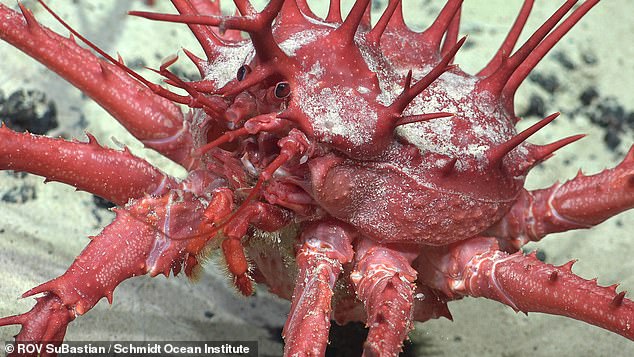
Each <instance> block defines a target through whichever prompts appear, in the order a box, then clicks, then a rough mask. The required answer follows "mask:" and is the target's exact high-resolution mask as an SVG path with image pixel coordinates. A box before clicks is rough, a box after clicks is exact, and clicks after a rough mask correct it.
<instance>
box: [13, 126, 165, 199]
mask: <svg viewBox="0 0 634 357" xmlns="http://www.w3.org/2000/svg"><path fill="white" fill-rule="evenodd" d="M0 125H1V124H0ZM88 140H89V141H88V142H87V143H81V142H71V141H65V140H63V139H52V138H49V137H46V136H39V135H32V134H28V133H27V134H22V133H16V132H14V131H12V130H9V129H8V128H7V127H5V126H0V170H17V171H26V172H30V173H33V174H36V175H40V176H44V177H46V180H47V181H59V182H63V183H66V184H69V185H71V186H74V187H76V188H77V189H80V190H83V191H88V192H91V193H93V194H95V195H98V196H101V197H103V198H105V199H107V200H109V201H111V202H114V203H115V204H117V205H123V204H125V203H126V202H127V201H128V200H129V199H130V198H138V197H141V196H143V195H144V194H146V193H147V194H162V193H163V191H164V189H165V188H167V186H168V185H169V184H170V183H173V179H171V178H169V177H168V176H166V175H165V174H163V173H162V172H160V171H159V170H158V169H156V168H154V166H152V165H150V164H149V163H147V162H146V161H145V160H143V159H140V158H138V157H135V156H133V155H132V154H131V153H130V152H129V151H128V150H124V151H117V150H112V149H106V148H103V147H101V146H100V145H99V144H98V143H97V141H96V140H95V138H94V137H92V136H91V135H88Z"/></svg>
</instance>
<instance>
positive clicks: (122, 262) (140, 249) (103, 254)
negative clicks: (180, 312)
mask: <svg viewBox="0 0 634 357" xmlns="http://www.w3.org/2000/svg"><path fill="white" fill-rule="evenodd" d="M208 208H209V207H208ZM203 209H204V207H202V204H201V203H200V202H199V200H198V199H197V198H196V197H195V196H193V195H191V194H189V193H187V192H183V193H180V194H179V193H170V194H167V195H164V196H162V197H158V198H153V197H145V198H143V199H139V200H135V201H133V202H131V203H130V204H128V206H127V208H126V209H125V210H121V209H116V210H115V212H116V213H117V216H116V217H115V219H114V221H113V222H112V223H111V224H110V225H108V226H107V227H106V228H104V230H103V231H102V232H101V233H100V234H99V235H98V236H95V237H93V238H92V240H91V241H90V243H89V244H88V246H87V247H86V248H85V249H84V250H83V251H82V252H81V254H80V255H79V256H78V257H77V258H76V259H75V261H74V262H73V263H72V264H71V266H70V267H69V269H68V270H67V271H66V272H65V273H64V274H63V275H62V276H60V277H58V278H56V279H53V280H51V281H49V282H46V283H44V284H42V285H40V286H37V287H35V288H33V289H31V290H29V291H27V292H26V293H24V294H23V295H22V297H28V296H32V295H36V294H44V296H43V297H41V298H38V299H37V304H36V305H35V307H34V308H33V309H31V311H29V312H27V313H24V314H21V315H15V316H9V317H5V318H2V319H0V326H5V325H13V324H20V325H22V329H21V330H20V332H19V334H18V335H17V337H16V340H17V341H36V342H44V341H54V342H61V341H62V339H63V337H64V334H65V331H66V327H67V325H68V323H69V322H70V321H72V320H74V319H75V317H76V316H77V315H83V314H84V313H86V312H87V311H88V310H90V309H91V308H92V307H93V306H95V304H97V302H98V301H99V300H101V298H103V297H106V298H107V299H108V301H109V302H110V303H112V296H113V292H114V289H115V288H116V287H117V286H118V285H119V284H120V283H121V282H122V281H123V280H126V279H128V278H131V277H134V276H139V275H144V274H146V273H150V275H152V276H155V275H158V274H160V273H166V275H167V274H169V272H170V270H173V271H174V274H176V273H178V271H180V268H181V266H182V265H183V264H184V265H185V268H186V272H188V271H190V272H191V267H190V266H188V264H196V263H197V262H196V261H195V258H194V260H191V259H189V258H190V257H194V256H195V255H196V254H198V253H199V252H198V251H191V250H190V249H188V248H187V247H188V245H189V244H190V240H192V239H195V237H197V236H200V235H197V232H195V231H193V230H192V227H197V226H200V223H201V222H202V220H203V218H202V212H203ZM218 209H222V207H218ZM113 262H115V263H116V264H113Z"/></svg>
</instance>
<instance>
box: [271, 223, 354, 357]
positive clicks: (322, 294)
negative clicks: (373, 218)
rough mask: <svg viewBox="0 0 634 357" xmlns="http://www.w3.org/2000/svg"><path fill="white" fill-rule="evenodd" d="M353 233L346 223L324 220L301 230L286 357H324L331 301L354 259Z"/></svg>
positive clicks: (287, 325) (288, 320) (284, 332)
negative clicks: (344, 273) (348, 265)
mask: <svg viewBox="0 0 634 357" xmlns="http://www.w3.org/2000/svg"><path fill="white" fill-rule="evenodd" d="M353 238H354V233H353V232H352V230H351V229H350V228H348V227H347V226H345V225H344V224H343V223H340V222H336V221H322V222H316V223H312V224H310V225H308V226H307V227H305V228H304V229H303V230H302V235H301V237H300V239H301V248H299V251H298V252H297V254H296V258H297V266H298V268H299V272H298V274H297V279H296V283H295V291H294V292H293V299H292V301H293V302H292V305H291V312H290V314H289V315H288V319H287V320H286V324H285V325H284V331H283V336H284V340H285V342H286V344H285V346H284V355H285V356H323V355H324V353H325V351H326V344H327V343H328V330H329V329H330V313H331V311H332V307H331V298H332V295H333V288H334V285H335V282H336V280H337V277H338V276H339V274H340V273H341V270H342V265H343V264H344V263H347V262H350V261H351V260H352V258H353V254H354V252H353V250H352V245H351V243H352V240H353Z"/></svg>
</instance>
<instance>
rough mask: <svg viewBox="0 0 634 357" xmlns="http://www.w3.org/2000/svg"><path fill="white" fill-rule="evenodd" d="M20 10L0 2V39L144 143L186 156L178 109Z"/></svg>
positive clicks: (180, 159) (186, 136)
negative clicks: (91, 102) (110, 116)
mask: <svg viewBox="0 0 634 357" xmlns="http://www.w3.org/2000/svg"><path fill="white" fill-rule="evenodd" d="M20 9H21V10H22V14H19V13H17V12H15V11H13V10H11V9H9V8H8V7H7V6H5V5H2V4H0V18H2V21H0V39H2V40H4V41H7V42H8V43H10V44H12V45H13V46H15V47H16V48H18V49H20V50H22V51H23V52H25V53H26V54H28V55H29V56H31V57H33V58H34V59H36V60H38V61H39V62H41V63H42V64H44V65H45V66H47V67H48V68H49V69H51V70H53V71H54V72H56V73H57V74H59V75H60V76H61V77H63V78H64V79H66V80H67V81H69V82H70V83H71V84H73V85H74V86H75V87H77V88H79V89H80V90H81V91H82V92H83V93H85V94H86V95H88V96H89V97H91V98H92V99H94V100H95V101H96V102H97V103H98V104H99V105H101V106H102V107H103V108H104V109H106V110H107V111H108V112H109V113H110V114H112V116H113V117H115V118H116V119H117V120H118V121H119V122H120V123H121V124H122V125H123V126H124V127H126V129H127V130H128V131H129V132H130V133H131V134H132V135H134V136H135V137H136V138H137V139H139V140H140V141H141V142H143V143H144V145H145V146H146V147H149V148H152V149H154V150H156V151H158V152H160V153H161V154H163V155H165V156H166V157H168V158H170V159H172V160H174V161H175V162H177V163H180V164H182V165H186V164H187V162H188V161H189V160H190V157H189V153H190V150H191V147H192V138H191V135H190V133H189V131H188V130H186V129H187V128H186V125H187V124H186V122H185V121H184V119H183V115H182V113H181V111H180V109H179V108H178V107H177V106H176V105H175V104H173V103H172V102H171V101H169V100H167V99H165V98H163V97H161V96H159V95H158V94H156V93H154V92H153V91H152V90H150V89H148V88H147V87H146V86H145V85H143V84H141V83H140V82H138V81H137V80H135V79H133V78H132V77H130V75H128V74H127V73H125V72H124V71H123V70H122V69H121V68H119V67H117V66H115V65H113V64H110V63H108V62H105V61H103V60H101V59H99V58H98V57H97V56H95V55H94V54H92V53H91V52H90V51H88V50H86V49H84V48H82V47H80V46H79V45H78V44H77V43H75V41H74V40H73V38H72V37H71V38H65V37H62V36H60V35H58V34H56V33H55V32H53V31H51V30H49V29H47V28H45V27H43V26H42V25H40V24H39V23H38V22H37V20H36V19H35V17H34V16H33V14H32V13H31V11H30V10H28V9H26V8H25V7H24V6H23V5H21V4H20Z"/></svg>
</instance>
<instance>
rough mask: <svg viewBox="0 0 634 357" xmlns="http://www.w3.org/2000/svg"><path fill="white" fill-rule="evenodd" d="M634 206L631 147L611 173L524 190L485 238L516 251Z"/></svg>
mask: <svg viewBox="0 0 634 357" xmlns="http://www.w3.org/2000/svg"><path fill="white" fill-rule="evenodd" d="M633 207H634V147H632V148H631V149H630V151H629V152H628V153H627V155H626V156H625V159H623V161H622V162H621V163H620V164H619V165H617V166H616V167H615V168H613V169H610V170H604V171H602V172H600V173H598V174H596V175H592V176H585V175H582V174H581V172H579V174H578V175H577V176H576V177H575V178H573V179H572V180H570V181H568V182H566V183H563V184H559V183H557V184H555V185H553V186H551V187H549V188H546V189H541V190H535V191H523V192H522V194H521V195H520V197H519V199H518V200H517V202H516V203H515V205H514V206H513V207H512V208H511V210H510V211H509V213H507V215H506V216H504V217H503V218H502V220H501V221H500V222H498V223H497V224H496V225H495V226H493V227H491V228H489V230H488V231H487V234H488V235H492V236H496V237H499V238H503V239H505V240H506V241H508V243H509V244H510V245H511V246H512V247H513V249H515V250H517V249H519V248H520V247H521V246H523V245H524V244H526V243H528V242H529V241H539V240H540V239H541V238H543V237H544V236H546V235H548V234H550V233H556V232H563V231H567V230H571V229H580V228H590V227H592V226H595V225H597V224H599V223H601V222H603V221H605V220H606V219H608V218H610V217H612V216H614V215H616V214H618V213H620V212H623V211H625V210H628V209H630V208H633Z"/></svg>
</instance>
